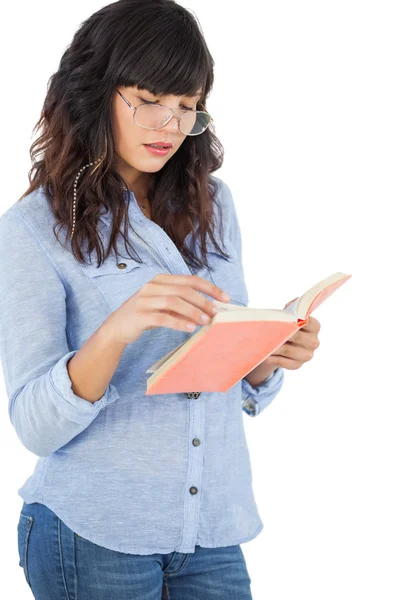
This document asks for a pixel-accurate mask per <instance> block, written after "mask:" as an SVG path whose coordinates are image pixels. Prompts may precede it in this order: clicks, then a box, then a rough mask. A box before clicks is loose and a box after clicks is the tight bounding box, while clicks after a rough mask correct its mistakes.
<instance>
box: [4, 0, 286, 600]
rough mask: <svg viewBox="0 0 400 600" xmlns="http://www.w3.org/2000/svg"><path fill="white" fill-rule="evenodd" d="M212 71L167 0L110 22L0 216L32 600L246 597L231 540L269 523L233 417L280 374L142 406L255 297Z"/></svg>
mask: <svg viewBox="0 0 400 600" xmlns="http://www.w3.org/2000/svg"><path fill="white" fill-rule="evenodd" d="M213 64H214V62H213V59H212V57H211V55H210V53H209V51H208V49H207V46H206V43H205V41H204V39H203V36H202V34H201V33H200V28H199V26H198V24H197V22H196V19H195V18H194V17H193V15H192V14H191V13H190V12H188V11H187V10H185V9H184V8H182V7H181V6H180V5H178V4H176V3H175V2H174V1H173V0H153V1H152V2H148V0H120V1H119V2H115V3H113V4H110V5H108V6H105V7H103V8H101V9H100V10H99V11H97V12H96V13H95V14H93V15H92V16H91V17H90V18H89V19H88V20H87V21H86V22H84V23H83V24H82V25H81V27H80V28H79V30H78V31H77V32H76V34H75V36H74V39H73V41H72V43H71V45H70V47H69V48H68V49H67V50H66V52H65V53H64V55H63V57H62V59H61V62H60V65H59V69H58V71H57V72H56V73H55V74H54V75H53V77H52V78H51V82H50V85H49V88H48V91H47V96H46V98H45V102H44V107H43V111H42V115H41V119H40V121H39V123H38V124H37V126H40V127H41V135H40V137H39V138H38V139H37V140H36V141H35V142H34V143H33V145H32V148H31V158H32V159H33V166H32V169H31V171H30V173H29V181H30V186H29V189H28V190H27V191H26V193H25V194H24V195H23V196H22V197H21V198H20V199H19V200H18V201H17V202H16V203H15V204H14V205H13V206H12V207H11V208H9V209H8V210H7V211H6V213H5V214H3V215H2V217H1V218H0V254H1V256H2V262H1V265H0V281H1V286H2V290H1V291H2V293H1V294H0V298H1V299H0V358H1V361H2V366H3V372H4V378H5V385H6V389H7V393H8V397H9V415H10V419H11V422H12V425H13V426H14V428H15V431H16V433H17V435H18V437H19V439H20V441H21V442H22V444H23V445H24V446H25V447H26V448H27V449H28V450H30V451H31V452H33V453H34V454H35V455H37V456H38V457H39V458H38V461H37V464H36V467H35V470H34V473H33V474H32V475H31V476H30V477H29V478H28V479H27V481H26V482H25V484H24V485H23V486H22V487H21V488H20V489H19V490H18V493H19V495H20V496H21V498H22V499H23V501H24V502H23V506H22V509H21V514H20V518H19V523H18V549H19V558H20V562H19V564H20V566H21V567H22V568H23V570H24V574H25V577H26V581H27V583H28V584H29V586H30V587H31V589H32V592H33V594H34V596H35V598H39V599H40V600H50V599H52V600H60V599H61V598H66V599H71V600H72V599H76V598H79V600H84V599H89V598H90V599H94V598H95V599H96V600H103V599H104V600H114V599H115V600H128V599H129V600H131V599H132V598H143V599H144V598H146V599H147V600H160V599H161V598H170V599H171V600H188V599H189V598H191V599H197V598H198V599H199V600H200V599H201V600H207V599H212V598H219V599H223V598H226V599H227V600H228V599H229V600H234V599H240V600H245V599H248V598H251V592H250V577H249V575H248V572H247V569H246V564H245V559H244V555H243V552H242V549H241V546H240V544H242V543H244V542H246V541H249V540H251V539H254V538H255V537H256V536H257V535H258V534H259V533H260V531H261V530H262V527H263V524H262V522H261V519H260V517H259V514H258V511H257V507H256V503H255V500H254V496H253V491H252V478H251V467H250V461H249V453H248V449H247V445H246V439H245V433H244V428H243V412H242V410H244V411H245V412H246V413H248V414H249V415H251V416H256V415H258V414H259V413H260V411H261V410H263V409H264V408H265V407H266V406H267V405H268V404H269V403H270V402H271V401H272V400H273V399H274V397H275V396H276V395H277V393H278V392H279V390H280V388H281V386H282V381H283V370H282V368H280V367H275V366H271V365H269V366H268V367H267V368H266V369H265V368H264V370H263V376H262V378H260V376H259V374H260V371H258V375H257V379H258V380H259V381H256V379H255V377H254V373H253V374H252V376H247V378H245V379H243V380H242V381H241V382H239V383H238V384H236V385H234V386H233V387H232V388H231V389H230V390H229V391H228V392H226V393H208V392H207V393H205V392H203V393H198V392H197V393H196V392H193V391H191V390H188V393H187V394H182V393H176V394H165V395H162V394H160V395H153V396H152V395H148V396H146V395H145V391H146V380H147V377H148V375H146V369H148V367H149V366H150V365H151V364H153V362H155V361H156V360H157V359H159V358H160V357H161V356H163V355H164V354H165V353H167V352H168V351H169V350H171V349H173V348H175V347H176V346H177V345H179V344H181V343H182V342H183V341H184V340H185V339H186V338H187V337H188V336H189V335H191V332H192V331H193V329H195V328H196V327H201V326H202V325H203V324H204V322H207V321H208V320H209V319H210V318H211V317H212V316H213V314H214V311H213V308H214V305H213V300H214V299H218V300H220V301H227V300H228V301H230V302H232V303H236V304H240V305H246V304H247V301H248V298H247V290H246V285H245V281H244V276H243V269H242V255H241V236H240V229H239V224H238V221H237V216H236V212H235V207H234V203H233V199H232V195H231V193H230V190H229V187H228V186H227V185H226V184H225V183H224V182H223V181H222V180H221V179H219V178H218V177H215V176H213V175H211V173H213V172H214V171H216V170H217V169H218V168H219V167H220V166H221V165H222V156H223V150H222V146H221V144H220V143H219V141H218V139H217V137H216V135H215V133H213V128H212V119H211V116H210V115H209V113H208V112H207V110H206V99H207V97H208V95H209V93H210V91H211V88H212V84H213ZM154 144H156V145H161V146H168V148H167V149H166V150H165V149H155V148H152V147H150V146H151V145H154ZM39 154H40V157H39ZM122 223H123V225H124V227H123V229H122V227H121V225H122ZM57 228H58V231H56V230H57ZM127 244H128V245H129V248H130V249H131V250H132V251H133V253H134V255H132V254H131V253H130V252H129V249H128V248H127ZM123 246H124V247H123ZM223 292H227V293H228V295H229V297H228V298H225V297H224V296H223V295H222V294H223ZM203 315H204V316H205V320H203V319H202V316H203ZM188 324H189V326H188ZM249 375H250V374H249ZM250 381H251V383H250Z"/></svg>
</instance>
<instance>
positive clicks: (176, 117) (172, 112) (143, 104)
mask: <svg viewBox="0 0 400 600" xmlns="http://www.w3.org/2000/svg"><path fill="white" fill-rule="evenodd" d="M116 91H117V92H118V94H119V95H120V96H121V98H122V100H124V101H125V102H126V104H127V105H128V106H129V108H131V109H132V110H133V121H134V123H135V124H136V125H137V126H138V127H142V128H143V129H151V130H152V131H158V130H159V129H162V128H163V127H165V126H166V125H167V124H168V123H169V122H170V120H171V119H172V118H173V117H175V119H178V127H179V131H180V132H181V133H183V135H190V136H196V135H201V134H202V133H204V131H207V129H208V128H209V126H210V125H211V123H214V119H213V118H212V116H211V115H210V113H208V112H207V111H206V110H196V111H193V110H185V109H182V110H183V111H184V113H183V114H182V115H175V114H174V111H173V110H172V108H170V107H169V106H166V105H165V104H156V103H155V102H142V103H141V104H138V105H137V106H132V104H131V103H130V102H129V100H127V99H126V98H125V96H124V95H123V94H121V92H120V91H119V90H116ZM149 104H155V106H162V107H163V108H168V110H169V111H171V116H170V117H169V119H168V121H166V122H165V123H164V125H161V127H145V126H144V125H139V123H136V121H135V114H136V111H137V109H138V108H139V106H148V105H149ZM186 112H196V114H197V113H205V114H206V115H208V116H209V117H210V121H209V123H208V125H207V127H206V128H205V129H204V131H200V133H184V132H183V131H182V129H181V119H182V117H183V115H184V114H185V113H186Z"/></svg>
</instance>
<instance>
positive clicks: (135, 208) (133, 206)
mask: <svg viewBox="0 0 400 600" xmlns="http://www.w3.org/2000/svg"><path fill="white" fill-rule="evenodd" d="M123 189H124V194H125V196H126V199H127V200H128V201H129V212H130V213H132V217H133V219H134V220H135V217H136V216H137V215H138V214H139V213H140V214H143V213H142V211H141V209H140V207H139V205H138V203H137V200H136V197H135V194H134V193H133V192H132V190H128V188H127V187H126V186H125V185H124V187H123ZM100 219H101V220H102V221H103V223H105V225H107V226H109V225H110V224H111V221H112V213H111V210H110V209H108V210H107V212H106V213H104V214H102V215H100Z"/></svg>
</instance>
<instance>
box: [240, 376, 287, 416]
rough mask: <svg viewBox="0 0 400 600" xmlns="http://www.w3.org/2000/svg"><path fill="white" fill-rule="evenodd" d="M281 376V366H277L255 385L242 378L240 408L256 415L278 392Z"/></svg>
mask: <svg viewBox="0 0 400 600" xmlns="http://www.w3.org/2000/svg"><path fill="white" fill-rule="evenodd" d="M283 376H284V375H283V368H282V367H277V368H276V369H275V370H274V371H273V372H272V373H270V375H268V377H267V378H266V379H264V381H263V382H261V383H260V384H259V385H257V386H255V387H254V386H252V385H251V384H250V383H249V382H248V381H247V379H242V409H243V410H244V411H245V412H246V413H247V414H248V415H250V416H251V417H256V416H257V415H258V414H259V413H260V412H261V410H263V409H264V408H266V407H267V406H268V405H269V404H271V402H272V400H273V399H274V398H275V396H276V395H277V394H278V392H279V390H280V389H281V387H282V384H283Z"/></svg>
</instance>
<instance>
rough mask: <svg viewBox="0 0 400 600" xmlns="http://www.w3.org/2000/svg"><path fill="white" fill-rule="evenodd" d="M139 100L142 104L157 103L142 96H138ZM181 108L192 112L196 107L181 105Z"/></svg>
mask: <svg viewBox="0 0 400 600" xmlns="http://www.w3.org/2000/svg"><path fill="white" fill-rule="evenodd" d="M139 100H140V101H141V102H143V104H157V102H151V101H150V100H145V99H144V98H140V96H139ZM182 110H191V111H193V112H196V109H195V108H192V107H191V106H182Z"/></svg>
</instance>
